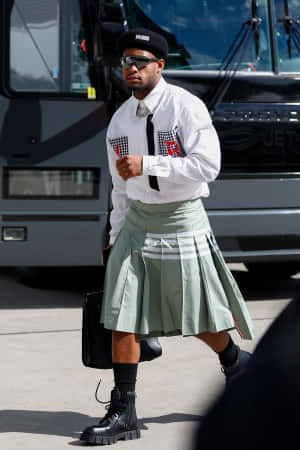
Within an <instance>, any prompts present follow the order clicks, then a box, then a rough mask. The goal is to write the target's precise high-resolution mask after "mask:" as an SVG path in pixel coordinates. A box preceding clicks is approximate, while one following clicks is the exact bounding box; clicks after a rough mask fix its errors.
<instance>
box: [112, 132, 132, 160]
mask: <svg viewBox="0 0 300 450" xmlns="http://www.w3.org/2000/svg"><path fill="white" fill-rule="evenodd" d="M109 143H110V145H111V146H112V148H113V149H114V151H115V152H116V154H117V155H118V156H126V155H129V149H128V137H127V136H120V137H117V138H114V139H109Z"/></svg>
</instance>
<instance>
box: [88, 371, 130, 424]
mask: <svg viewBox="0 0 300 450" xmlns="http://www.w3.org/2000/svg"><path fill="white" fill-rule="evenodd" d="M101 381H102V380H101V378H100V380H99V383H98V385H97V387H96V391H95V399H96V401H97V402H98V403H101V405H105V409H106V411H107V413H106V414H105V416H104V417H103V418H102V419H101V420H100V422H99V423H101V422H104V421H105V420H108V421H109V422H112V421H113V419H114V418H116V417H117V416H118V415H119V414H120V412H121V411H122V410H123V409H124V405H123V403H122V402H117V401H114V402H112V401H110V400H109V401H106V402H104V401H103V400H101V399H100V398H99V396H98V392H99V389H100V384H101Z"/></svg>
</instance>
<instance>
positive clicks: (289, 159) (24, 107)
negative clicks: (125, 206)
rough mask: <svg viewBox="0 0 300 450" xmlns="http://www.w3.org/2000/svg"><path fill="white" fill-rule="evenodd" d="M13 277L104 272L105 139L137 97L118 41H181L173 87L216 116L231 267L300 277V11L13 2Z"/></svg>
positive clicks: (212, 209)
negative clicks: (119, 111) (140, 37)
mask: <svg viewBox="0 0 300 450" xmlns="http://www.w3.org/2000/svg"><path fill="white" fill-rule="evenodd" d="M0 14H1V16H0V20H1V21H2V27H1V29H2V32H1V44H2V46H1V48H2V59H1V81H0V83H1V86H0V88H1V96H0V122H1V129H2V133H1V159H0V161H1V168H0V177H1V178H2V182H1V183H0V186H1V191H0V202H1V249H2V251H1V252H0V265H2V266H24V267H31V268H36V267H50V266H97V265H100V264H101V258H100V254H101V249H102V248H103V247H104V246H105V245H106V243H107V233H108V226H109V225H108V224H109V220H108V219H109V211H110V207H111V205H110V190H111V181H110V176H109V173H108V168H107V160H106V148H105V132H106V128H107V125H108V123H109V120H110V117H111V115H112V114H113V112H114V111H115V109H116V108H117V107H118V106H119V105H120V104H121V103H122V102H123V101H124V100H125V99H126V98H127V97H128V95H130V93H129V92H128V91H127V89H126V87H125V85H124V84H123V82H122V72H121V69H120V64H119V58H118V53H117V47H116V43H117V39H118V36H119V35H120V33H121V32H122V31H123V30H125V29H128V28H129V29H130V28H133V27H145V28H149V29H152V30H153V31H157V32H159V33H161V34H162V35H163V36H164V37H165V38H166V39H167V41H168V44H169V56H168V59H167V64H166V68H165V70H164V77H165V79H166V81H168V82H169V83H172V84H176V85H179V86H182V87H184V88H185V89H187V90H189V91H190V92H192V93H193V94H195V95H197V96H198V97H200V98H201V99H202V100H203V101H204V102H205V103H206V105H207V107H208V109H209V111H210V113H211V115H212V118H213V122H214V125H215V127H216V129H217V131H218V134H219V136H220V140H221V146H222V169H221V173H220V175H219V177H218V179H217V180H216V181H215V182H213V183H211V184H210V191H211V194H210V196H209V198H207V199H205V206H206V209H207V212H208V215H209V218H210V222H211V225H212V228H213V230H214V233H215V235H216V239H217V241H218V243H219V246H220V248H221V250H222V251H223V254H224V256H225V258H226V260H227V261H228V262H243V263H244V264H245V265H246V267H247V268H248V269H249V271H252V272H253V273H256V274H263V275H264V276H267V275H268V274H273V276H274V277H277V276H290V275H293V274H296V273H297V272H299V271H300V226H299V224H300V194H299V192H300V128H299V124H300V26H299V23H300V22H299V19H300V4H299V2H298V1H296V0H163V1H162V0H152V1H147V0H124V1H123V3H121V2H119V1H115V2H113V1H103V0H51V2H49V1H48V0H5V2H2V5H1V13H0Z"/></svg>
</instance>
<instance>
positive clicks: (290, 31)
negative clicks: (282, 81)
mask: <svg viewBox="0 0 300 450" xmlns="http://www.w3.org/2000/svg"><path fill="white" fill-rule="evenodd" d="M275 5H276V42H277V51H278V67H279V71H280V72H298V73H299V72H300V25H299V24H297V23H295V22H297V20H300V3H299V1H298V0H289V1H288V2H287V3H286V2H284V0H275ZM288 17H289V18H292V19H293V20H294V21H295V22H294V23H290V25H288V22H287V21H288Z"/></svg>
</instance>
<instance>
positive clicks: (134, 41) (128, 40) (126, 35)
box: [118, 28, 168, 59]
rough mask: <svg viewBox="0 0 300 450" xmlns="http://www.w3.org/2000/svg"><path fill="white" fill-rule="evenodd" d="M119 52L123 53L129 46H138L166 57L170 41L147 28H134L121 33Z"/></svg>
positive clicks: (157, 55)
mask: <svg viewBox="0 0 300 450" xmlns="http://www.w3.org/2000/svg"><path fill="white" fill-rule="evenodd" d="M118 46H119V52H120V54H122V53H123V52H124V50H126V49H127V48H138V49H140V50H146V51H148V52H150V53H153V55H155V56H156V57H157V58H163V59H166V58H167V56H168V43H167V41H166V39H165V38H164V37H163V36H161V35H160V34H158V33H155V32H154V31H150V30H147V29H146V28H133V29H132V30H129V31H125V32H123V33H122V34H121V36H120V39H119V43H118Z"/></svg>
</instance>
